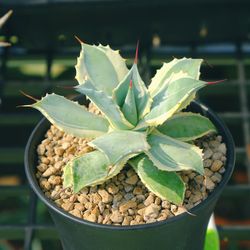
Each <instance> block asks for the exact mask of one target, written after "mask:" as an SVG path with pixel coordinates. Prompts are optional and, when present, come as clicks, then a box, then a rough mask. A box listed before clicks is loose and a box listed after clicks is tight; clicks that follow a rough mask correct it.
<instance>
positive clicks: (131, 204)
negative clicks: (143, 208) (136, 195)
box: [119, 201, 137, 213]
mask: <svg viewBox="0 0 250 250" xmlns="http://www.w3.org/2000/svg"><path fill="white" fill-rule="evenodd" d="M136 206H137V203H136V202H135V201H126V202H124V203H122V204H121V205H120V206H119V210H120V212H122V213H124V212H126V211H127V210H128V209H129V208H134V207H136Z"/></svg>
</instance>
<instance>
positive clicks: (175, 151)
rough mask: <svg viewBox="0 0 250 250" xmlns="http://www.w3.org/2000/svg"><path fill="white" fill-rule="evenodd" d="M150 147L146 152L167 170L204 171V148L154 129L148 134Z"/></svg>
mask: <svg viewBox="0 0 250 250" xmlns="http://www.w3.org/2000/svg"><path fill="white" fill-rule="evenodd" d="M148 143H149V145H150V149H149V150H148V152H146V154H147V155H148V157H149V158H150V160H151V161H152V162H153V163H154V165H155V166H156V167H157V168H158V169H160V170H165V171H175V172H176V171H182V170H194V171H196V172H198V173H200V174H203V173H204V168H203V159H202V156H203V155H202V150H201V149H200V148H198V147H196V146H195V145H191V144H188V143H185V142H182V141H179V140H176V139H174V138H171V137H169V136H166V135H163V134H161V133H160V132H158V131H156V130H154V131H153V132H152V134H150V135H149V136H148Z"/></svg>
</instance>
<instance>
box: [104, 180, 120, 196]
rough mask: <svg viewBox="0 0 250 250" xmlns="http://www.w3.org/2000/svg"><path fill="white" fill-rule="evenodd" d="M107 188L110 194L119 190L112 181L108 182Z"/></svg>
mask: <svg viewBox="0 0 250 250" xmlns="http://www.w3.org/2000/svg"><path fill="white" fill-rule="evenodd" d="M107 190H108V192H109V193H110V194H117V193H118V192H119V188H118V187H117V186H116V185H115V184H114V183H110V184H108V186H107Z"/></svg>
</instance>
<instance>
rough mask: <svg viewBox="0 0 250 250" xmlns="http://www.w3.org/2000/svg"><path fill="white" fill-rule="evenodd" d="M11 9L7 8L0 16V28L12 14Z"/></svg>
mask: <svg viewBox="0 0 250 250" xmlns="http://www.w3.org/2000/svg"><path fill="white" fill-rule="evenodd" d="M12 13H13V11H12V10H9V11H8V12H7V13H6V14H5V15H4V16H2V17H1V18H0V29H1V28H2V27H3V25H4V24H5V23H6V21H7V20H8V19H9V17H10V16H11V15H12Z"/></svg>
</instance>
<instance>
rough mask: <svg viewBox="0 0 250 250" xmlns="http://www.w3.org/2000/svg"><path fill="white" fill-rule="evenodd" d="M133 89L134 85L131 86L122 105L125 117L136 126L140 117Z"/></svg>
mask: <svg viewBox="0 0 250 250" xmlns="http://www.w3.org/2000/svg"><path fill="white" fill-rule="evenodd" d="M133 89H134V87H133V85H131V86H129V88H128V92H127V96H126V98H125V101H124V103H123V105H122V113H123V114H124V116H125V118H126V119H127V120H128V121H129V122H130V123H131V124H133V125H134V126H135V125H136V124H137V122H138V117H137V109H136V103H135V96H134V90H133Z"/></svg>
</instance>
